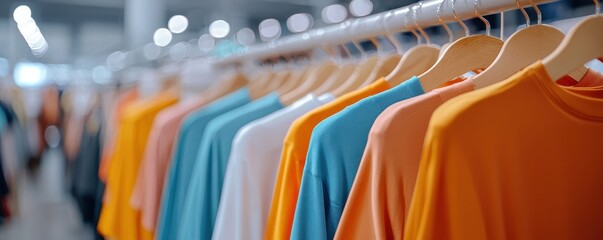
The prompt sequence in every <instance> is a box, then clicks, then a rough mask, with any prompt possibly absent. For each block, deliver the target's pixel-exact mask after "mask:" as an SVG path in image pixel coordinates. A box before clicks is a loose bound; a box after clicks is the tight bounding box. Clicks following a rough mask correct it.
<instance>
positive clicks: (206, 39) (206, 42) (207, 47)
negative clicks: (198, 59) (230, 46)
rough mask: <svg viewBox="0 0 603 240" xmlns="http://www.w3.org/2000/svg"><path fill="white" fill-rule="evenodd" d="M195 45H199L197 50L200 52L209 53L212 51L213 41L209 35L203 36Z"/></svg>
mask: <svg viewBox="0 0 603 240" xmlns="http://www.w3.org/2000/svg"><path fill="white" fill-rule="evenodd" d="M197 44H198V45H199V50H201V51H202V52H209V51H211V50H212V49H214V45H215V40H214V38H213V37H212V36H210V35H209V34H203V35H201V37H199V41H198V42H197Z"/></svg>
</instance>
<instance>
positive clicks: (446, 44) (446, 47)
mask: <svg viewBox="0 0 603 240" xmlns="http://www.w3.org/2000/svg"><path fill="white" fill-rule="evenodd" d="M444 2H446V0H442V2H440V5H438V10H437V14H438V21H439V22H440V25H442V28H444V31H446V33H447V34H448V42H447V43H444V44H443V45H442V47H441V48H440V55H439V56H438V57H440V56H442V54H444V52H445V51H446V49H448V47H449V46H450V44H452V42H453V41H454V34H452V30H450V28H449V27H448V24H446V23H445V22H444V21H443V20H442V17H441V13H442V5H443V4H444ZM461 27H465V29H464V30H465V36H469V29H467V28H466V27H467V26H464V25H461ZM434 63H435V62H434Z"/></svg>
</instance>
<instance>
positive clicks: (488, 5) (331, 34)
mask: <svg viewBox="0 0 603 240" xmlns="http://www.w3.org/2000/svg"><path fill="white" fill-rule="evenodd" d="M442 1H446V2H445V3H444V4H443V5H442V7H441V9H440V18H441V19H442V21H443V22H446V23H449V22H454V21H456V19H455V17H454V14H453V12H452V9H451V6H452V1H454V11H455V13H456V16H457V17H458V18H459V19H470V18H475V17H477V15H476V10H477V11H478V12H479V14H480V15H489V14H495V13H500V12H504V11H509V10H515V9H518V6H517V3H516V1H515V0H478V5H477V9H476V5H475V1H474V0H431V1H422V2H420V3H417V4H413V5H410V6H406V7H401V8H397V9H393V10H390V11H386V12H381V13H378V14H373V15H370V16H366V17H362V18H356V19H349V20H346V21H344V22H342V23H339V24H334V25H330V26H327V27H323V28H317V29H313V30H310V31H308V32H304V33H298V34H293V35H290V36H287V37H283V38H281V39H278V40H276V41H273V42H270V43H263V44H257V45H254V46H249V47H245V48H244V49H243V51H242V52H241V53H235V54H233V55H231V56H229V57H225V58H222V59H219V60H217V61H216V62H215V64H217V65H230V64H236V63H242V62H245V61H250V60H255V59H266V58H270V57H278V56H281V55H283V54H288V53H296V52H301V51H307V50H311V49H315V48H320V47H325V46H329V45H338V44H343V43H346V42H350V41H352V40H362V39H367V38H370V37H374V36H381V35H386V34H388V33H395V32H407V31H410V30H412V29H414V28H415V26H416V25H418V26H419V27H421V28H427V27H431V26H436V25H437V26H439V25H440V21H439V20H438V7H439V6H440V3H442ZM555 1H556V0H533V2H534V3H535V4H543V3H548V2H555ZM519 2H520V4H521V6H522V7H524V8H527V7H531V4H530V1H528V0H521V1H519ZM414 9H416V10H414ZM415 23H416V25H415Z"/></svg>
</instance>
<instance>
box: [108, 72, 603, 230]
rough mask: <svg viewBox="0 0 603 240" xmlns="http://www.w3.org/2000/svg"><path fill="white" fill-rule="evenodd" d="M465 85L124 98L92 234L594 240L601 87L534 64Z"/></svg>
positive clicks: (246, 89)
mask: <svg viewBox="0 0 603 240" xmlns="http://www.w3.org/2000/svg"><path fill="white" fill-rule="evenodd" d="M241 78H242V76H240V75H236V76H234V77H232V78H231V80H230V81H229V82H231V83H233V82H237V81H240V80H241ZM472 79H473V78H472V77H469V78H467V79H464V78H459V79H456V80H453V81H451V82H448V83H447V84H445V85H443V86H441V87H439V88H437V89H434V90H432V91H429V92H426V93H425V90H424V89H423V87H422V85H421V82H420V79H419V78H417V77H412V78H410V79H408V80H406V81H403V83H401V84H399V85H397V86H392V85H390V83H388V82H387V81H385V80H384V79H378V80H376V81H374V82H373V83H371V84H369V85H367V86H365V87H362V88H360V89H358V90H354V91H351V92H349V93H347V94H344V95H342V96H340V97H335V96H333V95H332V94H328V93H327V94H322V95H320V96H316V95H313V94H308V95H306V96H304V97H302V98H301V99H299V100H297V101H295V102H293V103H292V104H290V105H286V104H285V103H284V102H283V101H282V100H281V99H282V95H280V94H279V93H278V92H277V91H273V92H270V93H268V94H266V95H265V96H262V97H258V98H255V99H254V97H253V90H252V88H253V84H254V83H251V84H250V85H249V86H239V87H232V85H236V84H232V85H231V89H227V90H224V89H221V90H220V91H222V92H223V94H207V95H201V96H199V97H194V98H192V99H185V100H181V101H179V97H178V95H177V94H175V93H174V92H171V91H164V92H162V93H160V94H158V95H156V96H153V97H149V98H138V97H137V94H136V90H135V89H134V90H130V91H128V92H126V93H124V94H121V96H120V97H119V99H118V101H117V103H116V105H115V108H114V110H113V113H114V116H113V119H114V120H115V122H114V123H113V127H114V129H113V130H114V131H115V132H114V134H113V138H111V139H106V140H105V146H104V147H103V154H102V156H103V159H102V161H101V167H100V176H101V179H103V180H104V181H105V183H106V184H107V186H106V189H105V194H104V200H103V206H102V211H101V216H100V222H99V224H98V229H99V231H100V233H101V234H103V235H104V236H105V237H110V238H112V239H162V240H167V239H210V238H214V239H262V238H266V239H286V238H291V239H333V238H337V239H372V238H382V239H402V238H403V236H406V238H408V239H425V238H429V239H439V238H440V237H444V236H448V237H450V236H459V237H461V238H465V239H467V238H471V237H476V238H481V237H483V236H487V234H490V233H493V234H495V235H496V236H504V234H508V233H515V234H518V235H516V236H514V237H520V238H521V237H543V236H556V235H551V234H553V233H554V234H570V233H571V234H573V236H581V237H579V238H580V239H588V238H592V237H593V236H596V235H593V234H595V233H597V232H599V231H598V230H597V229H598V227H597V223H598V222H600V220H601V219H600V218H601V216H603V215H602V213H603V209H602V208H600V207H599V206H598V205H599V204H598V202H599V200H601V199H602V198H601V197H603V196H601V194H599V193H598V191H595V190H594V189H595V187H597V186H601V184H602V183H603V180H602V179H601V178H598V177H596V176H597V171H598V169H600V168H599V167H600V166H601V162H600V161H598V160H600V158H601V157H600V156H602V154H603V152H601V150H600V148H599V147H597V146H598V144H597V142H598V141H597V140H598V138H599V137H600V136H601V133H603V115H602V112H601V109H603V88H601V86H603V76H602V75H601V74H600V73H598V72H595V71H593V70H589V71H587V73H586V74H585V75H584V76H583V77H582V79H580V81H575V80H573V79H571V78H569V77H565V78H563V79H561V80H558V81H557V84H556V83H555V82H554V81H553V80H552V79H550V77H549V76H548V75H547V73H546V71H545V69H544V68H543V66H542V64H540V63H534V64H533V65H531V66H530V67H528V68H526V69H524V70H523V71H521V72H519V73H517V74H516V75H514V76H513V77H510V78H508V79H506V80H504V81H502V82H500V83H497V84H495V85H491V86H489V87H486V88H483V89H479V90H474V89H475V84H474V82H473V80H472ZM561 85H574V86H571V87H568V86H565V87H564V86H561ZM212 91H214V93H217V92H219V91H217V92H216V89H213V90H212ZM562 196H567V197H562ZM570 196H571V197H570ZM568 206H571V207H568ZM554 212H556V213H554ZM553 213H554V214H553ZM501 221H505V222H506V221H510V222H509V224H504V223H503V222H501ZM573 222H575V224H574V223H573ZM511 223H512V224H511ZM505 226H506V227H512V228H513V229H512V230H508V229H506V227H505ZM552 226H555V227H552ZM524 228H527V229H524ZM528 229H529V230H528ZM553 229H554V230H553ZM500 234H503V235H500ZM507 237H509V236H507Z"/></svg>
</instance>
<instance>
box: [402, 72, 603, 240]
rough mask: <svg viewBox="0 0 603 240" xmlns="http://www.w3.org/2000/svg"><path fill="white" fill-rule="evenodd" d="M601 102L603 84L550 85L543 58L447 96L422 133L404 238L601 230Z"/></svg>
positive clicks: (546, 235)
mask: <svg viewBox="0 0 603 240" xmlns="http://www.w3.org/2000/svg"><path fill="white" fill-rule="evenodd" d="M602 107H603V92H602V91H599V92H598V95H597V97H596V98H595V97H584V96H580V95H578V94H574V93H572V92H571V91H568V90H565V89H563V88H561V87H559V86H555V84H554V82H553V80H551V79H550V77H549V76H548V74H547V72H546V70H544V67H543V66H542V64H541V63H534V64H533V65H532V66H530V67H528V68H526V69H525V70H523V71H522V72H520V73H518V74H516V75H515V76H513V77H511V78H509V79H507V80H505V81H503V82H500V83H497V84H495V85H492V86H489V87H487V88H484V89H481V90H480V91H474V92H471V93H468V94H464V95H463V96H462V97H458V98H455V99H452V100H450V101H448V102H446V103H445V104H444V105H442V106H441V107H440V108H438V110H436V111H435V113H434V114H433V116H432V118H431V119H432V122H431V123H430V126H429V127H428V130H427V135H426V137H425V146H424V150H423V155H422V158H421V163H420V166H419V173H418V176H417V183H416V186H415V194H414V196H413V202H412V203H411V208H410V212H409V215H408V218H407V219H408V223H407V224H406V226H405V236H404V238H405V239H442V238H451V239H484V238H493V239H504V238H514V239H552V238H557V239H570V238H577V239H597V238H601V237H603V233H601V232H600V231H599V230H598V229H599V227H598V223H599V222H601V220H602V219H601V217H602V216H603V215H602V213H603V208H602V207H600V206H599V205H598V204H596V203H595V202H598V200H600V199H603V195H601V192H600V191H593V189H595V188H597V187H598V186H601V185H602V184H603V179H602V178H598V177H595V176H597V173H596V172H597V169H598V166H599V165H600V164H601V162H600V161H598V160H600V159H601V157H600V156H601V154H603V152H601V151H600V149H601V148H599V147H597V146H598V144H596V139H597V138H598V136H600V135H601V134H603V121H602V120H603V115H602V112H601V111H600V109H603V108H602ZM499 109H504V111H499ZM516 116H521V118H520V119H518V118H516ZM492 126H497V127H492ZM576 142H580V144H577V145H572V147H571V148H568V147H567V144H568V143H576ZM486 159H487V161H484V160H486ZM458 193H463V194H458ZM562 196H567V197H562ZM570 196H571V197H570ZM570 206H571V207H570ZM570 208H571V209H572V210H569V209H570ZM460 212H462V213H460ZM436 216H437V217H436Z"/></svg>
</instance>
